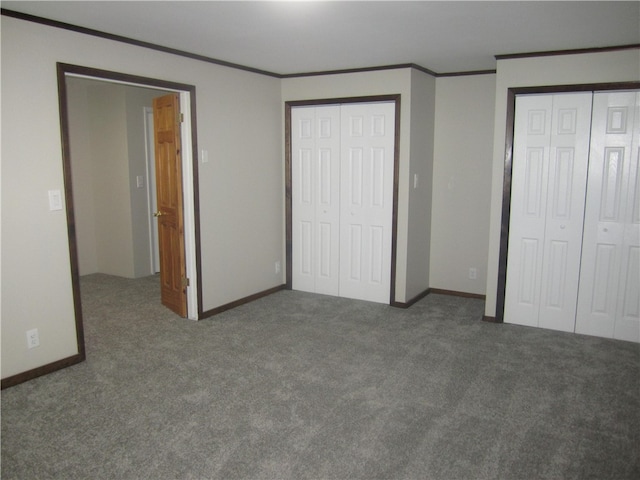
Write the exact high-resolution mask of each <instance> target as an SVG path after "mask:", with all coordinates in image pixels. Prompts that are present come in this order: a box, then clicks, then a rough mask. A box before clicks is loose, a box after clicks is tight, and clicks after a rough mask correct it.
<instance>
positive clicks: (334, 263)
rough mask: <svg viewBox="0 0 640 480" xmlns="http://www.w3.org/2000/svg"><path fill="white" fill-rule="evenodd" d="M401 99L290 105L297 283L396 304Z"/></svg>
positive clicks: (314, 289) (294, 277)
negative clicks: (396, 151)
mask: <svg viewBox="0 0 640 480" xmlns="http://www.w3.org/2000/svg"><path fill="white" fill-rule="evenodd" d="M394 146H395V103H393V102H387V103H384V102H381V103H357V104H342V105H330V106H317V107H294V108H292V109H291V182H292V186H291V189H292V192H291V196H292V215H291V220H292V246H291V251H292V286H293V289H295V290H302V291H308V292H315V293H323V294H329V295H337V296H341V297H347V298H355V299H361V300H369V301H374V302H380V303H389V300H390V289H391V288H390V287H391V284H390V282H391V237H392V231H391V230H392V215H393V175H394Z"/></svg>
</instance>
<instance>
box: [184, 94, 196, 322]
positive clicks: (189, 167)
mask: <svg viewBox="0 0 640 480" xmlns="http://www.w3.org/2000/svg"><path fill="white" fill-rule="evenodd" d="M180 113H182V115H183V122H182V124H181V131H180V134H181V138H182V142H181V143H182V199H183V201H182V204H183V211H184V215H183V221H184V250H185V252H184V253H185V264H186V270H187V271H186V275H187V278H188V279H189V286H188V287H187V318H189V319H190V320H198V275H197V271H198V269H197V264H196V235H195V233H196V219H195V201H194V189H193V155H194V152H193V149H192V146H193V145H192V144H191V93H190V92H180Z"/></svg>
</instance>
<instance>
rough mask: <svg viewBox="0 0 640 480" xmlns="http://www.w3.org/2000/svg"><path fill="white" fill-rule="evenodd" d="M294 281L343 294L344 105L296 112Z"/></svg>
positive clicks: (302, 287) (293, 130)
mask: <svg viewBox="0 0 640 480" xmlns="http://www.w3.org/2000/svg"><path fill="white" fill-rule="evenodd" d="M291 125H292V128H291V146H292V148H291V179H292V181H291V189H292V191H291V198H292V219H291V222H292V225H291V227H292V264H293V268H292V282H293V288H294V289H296V290H302V291H305V292H316V293H323V294H327V295H339V287H340V283H339V274H340V270H339V266H340V263H339V262H340V257H339V245H340V243H339V242H340V236H339V235H340V106H339V105H330V106H325V107H322V108H317V107H297V108H292V109H291Z"/></svg>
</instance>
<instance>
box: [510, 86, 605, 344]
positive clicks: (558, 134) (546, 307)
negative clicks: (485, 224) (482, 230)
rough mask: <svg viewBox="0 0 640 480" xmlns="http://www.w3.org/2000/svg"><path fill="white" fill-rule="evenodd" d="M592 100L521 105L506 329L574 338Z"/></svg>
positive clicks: (534, 99) (531, 100)
mask: <svg viewBox="0 0 640 480" xmlns="http://www.w3.org/2000/svg"><path fill="white" fill-rule="evenodd" d="M591 98H592V94H591V93H586V94H561V95H542V96H540V95H532V96H522V97H518V98H517V99H516V119H515V129H514V156H513V169H512V190H511V216H510V224H509V254H508V258H507V284H506V293H505V313H504V321H505V322H506V323H516V324H519V325H529V326H540V327H545V328H550V329H555V330H563V331H568V332H572V331H574V328H575V315H576V300H577V296H578V278H579V271H580V252H581V244H582V226H583V215H584V197H585V190H586V176H587V166H588V155H589V152H588V145H589V135H590V121H591Z"/></svg>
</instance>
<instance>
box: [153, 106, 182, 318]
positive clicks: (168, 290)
mask: <svg viewBox="0 0 640 480" xmlns="http://www.w3.org/2000/svg"><path fill="white" fill-rule="evenodd" d="M179 115H180V101H179V96H178V94H169V95H165V96H163V97H158V98H154V99H153V122H154V139H155V145H154V146H155V159H156V193H157V204H158V212H157V218H158V243H159V249H160V284H161V297H162V304H163V305H165V306H166V307H168V308H170V309H171V310H173V311H174V312H176V313H177V314H178V315H180V316H182V317H186V315H187V297H186V285H184V284H183V280H184V279H186V262H185V250H184V221H183V206H182V162H181V153H180V152H181V141H180V120H179Z"/></svg>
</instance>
